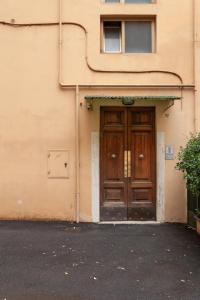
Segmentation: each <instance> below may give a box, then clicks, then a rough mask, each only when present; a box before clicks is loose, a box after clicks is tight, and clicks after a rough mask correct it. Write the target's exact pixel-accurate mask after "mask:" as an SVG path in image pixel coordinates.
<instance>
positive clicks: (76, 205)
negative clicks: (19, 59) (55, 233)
mask: <svg viewBox="0 0 200 300" xmlns="http://www.w3.org/2000/svg"><path fill="white" fill-rule="evenodd" d="M62 43H63V32H62V0H59V70H58V82H59V84H60V86H62ZM74 87H75V203H74V208H75V219H76V222H77V223H79V221H80V143H79V140H80V139H79V136H80V132H79V128H80V126H79V104H80V100H79V86H78V85H75V86H74Z"/></svg>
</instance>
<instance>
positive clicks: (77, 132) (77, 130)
mask: <svg viewBox="0 0 200 300" xmlns="http://www.w3.org/2000/svg"><path fill="white" fill-rule="evenodd" d="M79 107H80V97H79V86H78V85H76V109H75V141H76V142H75V143H76V155H75V157H76V162H75V164H76V197H75V198H76V222H77V223H79V221H80V117H79V112H80V110H79Z"/></svg>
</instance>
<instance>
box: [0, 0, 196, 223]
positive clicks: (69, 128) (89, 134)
mask: <svg viewBox="0 0 200 300" xmlns="http://www.w3.org/2000/svg"><path fill="white" fill-rule="evenodd" d="M199 32H200V0H176V1H173V0H156V1H151V0H137V1H136V0H121V1H120V0H105V1H104V0H73V1H71V0H57V1H56V0H55V1H49V0H40V1H39V2H38V3H37V1H34V0H21V1H16V0H2V1H1V10H0V37H1V39H0V40H1V47H0V61H1V64H0V65H1V75H0V77H1V79H0V91H1V112H0V124H1V125H0V141H1V147H0V152H1V155H0V166H1V180H0V187H1V189H0V190H1V194H0V203H1V209H0V218H1V219H28V220H40V219H41V220H69V221H84V222H99V221H139V222H141V221H156V222H186V220H187V197H186V190H185V183H184V181H183V178H182V175H181V174H180V172H178V171H177V170H175V164H176V158H177V152H178V150H179V147H180V146H183V145H184V144H185V142H186V140H187V138H188V137H189V136H190V133H194V132H196V131H198V130H199V127H200V109H199V101H200V33H199Z"/></svg>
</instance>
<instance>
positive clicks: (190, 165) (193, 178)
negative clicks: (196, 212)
mask: <svg viewBox="0 0 200 300" xmlns="http://www.w3.org/2000/svg"><path fill="white" fill-rule="evenodd" d="M176 169H177V170H180V171H182V172H183V174H184V178H185V180H186V184H187V189H188V191H190V192H191V193H192V194H193V195H194V196H195V197H196V199H197V200H198V198H199V196H200V133H197V134H193V135H191V137H190V139H189V140H188V142H187V144H186V146H185V147H181V148H180V151H179V153H178V163H177V164H176ZM197 207H198V206H197Z"/></svg>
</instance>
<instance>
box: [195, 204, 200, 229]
mask: <svg viewBox="0 0 200 300" xmlns="http://www.w3.org/2000/svg"><path fill="white" fill-rule="evenodd" d="M195 216H196V222H197V223H196V224H197V233H198V234H200V209H199V208H197V209H195Z"/></svg>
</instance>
